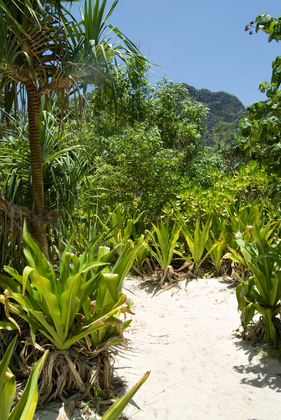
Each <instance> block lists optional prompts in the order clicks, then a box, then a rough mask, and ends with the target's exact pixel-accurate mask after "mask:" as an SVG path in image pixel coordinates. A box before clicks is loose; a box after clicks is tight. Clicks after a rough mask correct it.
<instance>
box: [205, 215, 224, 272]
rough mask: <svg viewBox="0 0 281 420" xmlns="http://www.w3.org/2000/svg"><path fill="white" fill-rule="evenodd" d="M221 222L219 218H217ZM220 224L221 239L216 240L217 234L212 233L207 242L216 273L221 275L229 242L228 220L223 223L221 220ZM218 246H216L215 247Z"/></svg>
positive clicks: (207, 248)
mask: <svg viewBox="0 0 281 420" xmlns="http://www.w3.org/2000/svg"><path fill="white" fill-rule="evenodd" d="M217 220H219V218H217ZM219 222H220V223H219V224H220V232H219V238H218V239H216V237H215V234H214V232H213V231H210V236H209V239H208V240H207V242H206V250H207V251H208V252H209V251H210V253H209V256H210V258H211V261H212V263H213V265H214V267H215V270H216V273H217V274H219V273H220V270H221V265H222V262H223V255H224V251H225V247H226V241H227V232H226V220H224V221H223V222H221V221H220V220H219ZM215 244H216V246H214V245H215Z"/></svg>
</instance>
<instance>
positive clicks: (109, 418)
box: [101, 372, 150, 420]
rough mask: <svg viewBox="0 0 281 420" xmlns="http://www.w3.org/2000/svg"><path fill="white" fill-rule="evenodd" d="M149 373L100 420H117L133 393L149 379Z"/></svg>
mask: <svg viewBox="0 0 281 420" xmlns="http://www.w3.org/2000/svg"><path fill="white" fill-rule="evenodd" d="M149 374H150V372H146V373H145V374H144V375H143V376H142V378H141V379H140V380H139V381H138V383H137V384H136V385H135V386H134V387H133V388H132V389H130V391H128V392H127V393H126V394H125V395H123V396H122V397H121V398H119V400H118V401H116V402H115V403H114V404H113V405H112V406H111V407H110V408H109V409H108V410H107V411H106V413H105V414H104V415H103V416H102V419H101V420H117V419H118V418H119V416H120V415H121V414H122V413H123V411H124V410H125V408H126V406H127V405H128V404H129V402H130V401H131V399H132V398H133V396H134V395H135V393H136V392H137V391H138V390H139V388H140V387H141V386H142V385H143V384H144V382H145V381H146V380H147V378H148V377H149Z"/></svg>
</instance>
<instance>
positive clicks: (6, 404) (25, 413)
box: [0, 337, 48, 420]
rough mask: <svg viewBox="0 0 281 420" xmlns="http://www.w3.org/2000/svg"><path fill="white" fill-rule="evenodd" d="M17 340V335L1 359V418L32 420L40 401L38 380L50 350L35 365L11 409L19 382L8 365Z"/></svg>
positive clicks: (4, 419)
mask: <svg viewBox="0 0 281 420" xmlns="http://www.w3.org/2000/svg"><path fill="white" fill-rule="evenodd" d="M16 340H17V337H15V338H14V339H13V341H12V342H11V344H10V345H9V347H8V348H7V350H6V353H5V355H4V357H3V359H2V360H1V361H0V418H1V420H32V419H33V415H34V412H35V409H36V405H37V401H38V385H37V382H38V378H39V376H40V373H41V371H42V368H43V365H44V363H45V361H46V358H47V356H48V351H46V352H45V353H44V355H43V357H42V358H41V359H40V360H38V362H37V363H36V364H35V365H34V367H33V369H32V371H31V373H30V376H29V378H28V381H27V384H26V387H25V389H24V391H23V393H22V395H21V398H20V399H19V401H18V402H17V404H16V406H15V407H14V408H13V410H12V411H11V409H12V405H13V401H14V397H15V394H16V387H17V384H16V379H15V376H14V375H13V373H12V371H11V370H10V369H9V367H8V366H9V363H10V360H11V356H12V353H13V349H14V347H15V343H16Z"/></svg>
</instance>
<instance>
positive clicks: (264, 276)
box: [237, 225, 281, 344]
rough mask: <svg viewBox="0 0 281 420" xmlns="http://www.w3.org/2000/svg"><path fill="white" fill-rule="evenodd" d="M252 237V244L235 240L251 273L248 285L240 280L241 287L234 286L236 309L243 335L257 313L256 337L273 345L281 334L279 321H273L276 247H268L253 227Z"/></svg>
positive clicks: (277, 291)
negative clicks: (239, 313)
mask: <svg viewBox="0 0 281 420" xmlns="http://www.w3.org/2000/svg"><path fill="white" fill-rule="evenodd" d="M252 234H253V238H254V242H253V243H247V242H245V241H243V240H242V239H238V240H237V243H238V245H239V246H240V247H241V248H242V249H243V250H244V253H245V258H246V260H247V263H248V264H249V266H250V268H251V270H252V272H253V276H252V277H250V278H249V280H248V281H244V280H242V279H240V283H241V284H239V285H238V286H237V299H238V308H239V310H240V311H241V312H242V325H243V328H244V331H246V329H247V326H248V324H249V322H250V321H251V320H252V318H253V316H254V314H255V312H256V311H257V312H258V313H259V314H260V315H261V317H262V321H261V323H259V325H258V330H259V334H260V335H261V336H263V338H264V341H265V342H266V343H268V342H272V343H274V344H276V342H277V338H278V335H279V334H280V331H281V323H280V319H279V318H277V315H278V314H279V313H280V308H281V304H280V299H281V270H280V267H281V259H280V243H277V244H276V243H273V244H269V243H268V240H267V238H266V236H265V235H263V234H262V232H261V230H260V229H259V228H258V226H257V225H254V226H253V232H252ZM260 325H262V332H261V331H260V328H259V327H260ZM255 333H257V329H256V330H255Z"/></svg>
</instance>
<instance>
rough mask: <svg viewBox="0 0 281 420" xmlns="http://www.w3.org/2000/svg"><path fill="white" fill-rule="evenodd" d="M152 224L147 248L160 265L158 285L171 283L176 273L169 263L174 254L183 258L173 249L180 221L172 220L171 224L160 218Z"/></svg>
mask: <svg viewBox="0 0 281 420" xmlns="http://www.w3.org/2000/svg"><path fill="white" fill-rule="evenodd" d="M152 226H153V231H152V232H148V235H149V236H150V239H151V244H150V245H149V250H150V253H151V255H152V256H153V257H154V258H155V259H156V261H157V262H158V264H159V265H160V279H159V286H161V287H162V286H164V284H165V282H168V283H172V281H173V279H177V273H175V271H174V269H173V267H172V265H171V264H172V258H173V256H174V254H177V255H179V256H180V257H181V258H183V257H182V255H181V253H180V252H179V251H176V249H175V248H176V246H177V241H178V239H179V235H180V231H181V229H182V223H181V222H179V221H174V222H173V224H172V226H171V224H170V221H169V219H167V220H166V223H165V222H164V221H163V220H162V219H161V221H160V223H157V225H154V224H152Z"/></svg>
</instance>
